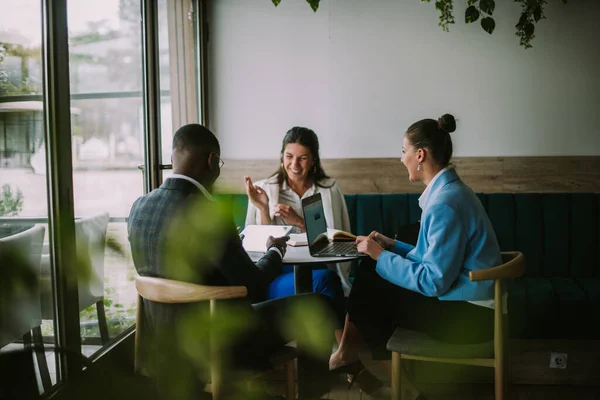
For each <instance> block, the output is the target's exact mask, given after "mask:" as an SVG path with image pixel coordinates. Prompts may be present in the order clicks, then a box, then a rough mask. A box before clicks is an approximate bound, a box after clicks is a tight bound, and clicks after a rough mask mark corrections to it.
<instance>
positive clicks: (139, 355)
mask: <svg viewBox="0 0 600 400" xmlns="http://www.w3.org/2000/svg"><path fill="white" fill-rule="evenodd" d="M135 288H136V290H137V292H138V301H137V311H136V329H135V367H134V368H135V372H136V373H137V374H141V375H148V374H149V373H148V371H147V370H145V369H144V362H145V360H144V355H143V352H142V348H143V346H144V344H143V341H144V336H145V333H144V326H145V324H144V302H143V299H146V300H149V301H152V302H155V303H163V304H186V303H196V302H200V301H210V311H211V315H212V314H213V313H214V310H215V306H214V305H215V301H216V300H226V299H235V298H242V297H246V296H247V295H248V289H246V287H245V286H205V285H196V284H194V283H188V282H181V281H174V280H171V279H163V278H153V277H148V276H140V277H137V278H136V280H135Z"/></svg>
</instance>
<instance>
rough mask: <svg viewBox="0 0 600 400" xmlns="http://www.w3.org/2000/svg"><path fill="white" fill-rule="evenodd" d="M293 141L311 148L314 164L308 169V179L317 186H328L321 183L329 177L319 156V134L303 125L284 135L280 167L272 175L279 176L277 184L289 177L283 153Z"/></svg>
mask: <svg viewBox="0 0 600 400" xmlns="http://www.w3.org/2000/svg"><path fill="white" fill-rule="evenodd" d="M291 143H298V144H299V145H301V146H304V147H306V148H308V149H309V151H310V154H311V155H312V158H313V165H312V168H311V169H310V170H309V171H308V179H310V181H311V182H314V184H315V185H317V186H321V187H327V186H322V185H319V182H320V181H321V180H323V179H328V178H329V176H327V174H326V173H325V171H324V170H323V167H322V166H321V158H320V157H319V138H317V134H316V133H315V132H314V131H313V130H312V129H308V128H304V127H302V126H295V127H293V128H292V129H290V130H289V131H287V133H286V134H285V136H284V137H283V143H282V144H281V155H280V157H279V162H280V164H279V169H278V170H277V171H276V172H275V173H274V174H273V175H271V176H276V177H277V184H278V185H280V186H281V185H282V184H283V182H284V180H287V178H288V176H287V172H286V171H285V168H283V153H284V152H285V146H287V145H288V144H291Z"/></svg>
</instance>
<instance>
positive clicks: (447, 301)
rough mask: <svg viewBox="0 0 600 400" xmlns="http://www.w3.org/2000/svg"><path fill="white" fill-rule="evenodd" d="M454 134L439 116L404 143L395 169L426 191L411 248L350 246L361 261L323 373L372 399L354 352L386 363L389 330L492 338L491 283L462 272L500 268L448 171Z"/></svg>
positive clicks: (480, 216)
mask: <svg viewBox="0 0 600 400" xmlns="http://www.w3.org/2000/svg"><path fill="white" fill-rule="evenodd" d="M455 129H456V122H455V120H454V117H453V116H452V115H450V114H445V115H443V116H442V117H441V118H439V119H438V120H434V119H424V120H421V121H418V122H416V123H414V124H413V125H411V126H410V127H409V128H408V130H407V131H406V134H405V135H404V139H403V146H402V163H403V164H404V166H405V167H406V169H407V170H408V176H409V179H410V180H411V181H412V182H414V181H421V182H423V183H424V184H425V186H426V188H425V190H424V192H423V194H422V195H421V197H420V198H419V206H420V207H421V209H422V216H421V228H420V231H419V236H418V240H417V244H416V246H412V245H409V244H407V243H403V242H400V241H396V240H393V239H390V238H388V237H386V236H384V235H382V234H380V233H378V232H372V233H371V234H370V235H369V236H362V237H359V238H358V239H357V245H358V249H359V250H360V251H361V252H363V253H365V254H368V255H369V259H367V260H365V262H363V263H362V264H361V265H360V267H359V269H358V271H357V275H356V278H355V281H354V284H353V287H352V291H351V292H350V297H349V299H348V314H347V316H346V323H345V326H344V333H343V336H342V340H341V342H340V346H339V348H338V350H337V351H336V352H335V353H334V354H333V355H332V357H331V359H330V369H331V370H337V371H344V372H348V373H350V374H351V375H353V376H354V377H355V379H356V381H357V382H358V383H359V384H360V385H361V388H363V389H364V390H365V391H366V392H367V393H369V392H371V393H373V395H374V396H373V397H377V396H376V395H375V394H376V393H378V392H381V389H383V388H381V389H379V390H375V389H378V388H379V387H380V386H381V382H379V381H377V380H376V378H374V377H373V376H372V375H370V374H369V373H368V371H366V370H364V366H363V365H362V363H361V362H360V360H359V358H358V352H359V350H360V349H361V346H362V345H365V344H366V346H367V347H368V349H369V350H370V351H371V354H372V355H373V358H375V359H389V358H390V352H389V351H387V350H386V348H385V346H386V343H387V341H388V339H389V338H390V336H391V335H392V333H393V332H394V330H395V329H396V328H397V327H402V328H405V329H412V330H417V331H422V332H426V333H428V334H429V335H431V336H432V337H434V338H436V339H439V340H444V341H447V342H449V343H477V342H484V341H487V340H491V339H492V338H493V318H494V313H493V308H494V304H493V300H492V299H493V298H494V291H493V282H491V281H482V282H471V281H470V280H469V271H473V270H481V269H486V268H491V267H494V266H496V265H499V264H501V255H500V247H499V245H498V241H497V239H496V235H495V233H494V230H493V228H492V224H491V223H490V220H489V219H488V217H487V214H486V212H485V210H484V208H483V206H482V205H481V202H480V201H479V199H478V198H477V196H475V194H474V193H473V191H472V190H471V188H470V187H469V186H467V185H466V184H465V183H464V182H463V181H462V180H461V179H460V178H459V177H458V175H457V173H456V171H455V170H454V168H453V167H452V166H451V165H450V159H451V157H452V139H451V138H450V133H451V132H454V130H455ZM388 398H389V397H388Z"/></svg>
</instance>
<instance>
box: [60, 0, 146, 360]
mask: <svg viewBox="0 0 600 400" xmlns="http://www.w3.org/2000/svg"><path fill="white" fill-rule="evenodd" d="M68 8H69V9H68V18H69V19H68V24H69V38H70V39H69V57H70V72H71V93H72V97H71V99H72V101H71V108H72V110H73V119H72V134H73V185H74V189H73V190H74V199H75V216H76V222H75V230H76V237H77V238H78V247H80V248H79V249H78V250H81V246H79V245H80V244H84V243H85V247H86V250H87V252H86V254H83V256H84V258H83V259H82V261H83V263H82V265H83V267H86V265H85V263H88V265H87V267H88V268H90V270H91V272H92V273H91V274H90V275H89V279H88V280H85V281H82V282H79V306H80V309H81V313H80V317H81V338H82V345H83V349H82V351H83V353H84V354H85V355H91V354H93V353H95V352H96V351H97V350H98V349H99V348H101V347H102V346H103V345H104V344H106V343H107V342H108V341H109V340H111V339H114V338H115V337H116V336H118V335H119V334H121V333H122V332H123V331H124V330H126V329H127V328H129V327H130V326H132V325H133V324H134V323H135V304H136V291H135V286H134V279H135V269H134V267H133V261H132V259H131V254H130V252H129V242H128V240H127V225H126V222H125V218H126V217H127V216H128V214H129V209H130V208H131V204H132V203H133V201H134V200H135V199H136V198H137V197H139V196H140V195H142V193H143V181H142V177H141V174H140V172H139V171H138V170H137V166H138V165H139V164H142V163H143V159H144V157H143V143H144V140H143V127H144V125H143V104H142V92H141V90H142V76H143V75H142V63H141V59H142V58H141V57H142V53H141V48H142V46H141V43H142V37H141V26H140V0H111V1H106V0H71V1H69V2H68Z"/></svg>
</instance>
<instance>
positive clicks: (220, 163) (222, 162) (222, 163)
mask: <svg viewBox="0 0 600 400" xmlns="http://www.w3.org/2000/svg"><path fill="white" fill-rule="evenodd" d="M213 154H214V155H215V157H217V158H218V159H219V169H220V168H223V165H225V161H223V160H222V159H221V157H220V156H219V155H218V154H217V153H213Z"/></svg>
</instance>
